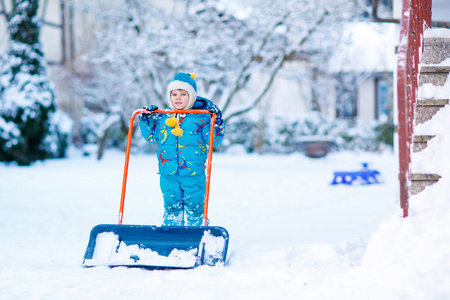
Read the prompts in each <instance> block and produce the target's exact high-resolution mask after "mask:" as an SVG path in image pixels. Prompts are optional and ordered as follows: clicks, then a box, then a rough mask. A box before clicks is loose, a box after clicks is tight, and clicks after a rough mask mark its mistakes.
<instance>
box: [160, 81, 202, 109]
mask: <svg viewBox="0 0 450 300" xmlns="http://www.w3.org/2000/svg"><path fill="white" fill-rule="evenodd" d="M173 90H185V91H186V92H188V94H189V103H188V105H187V106H186V108H185V109H190V108H191V107H192V106H193V105H194V103H195V100H196V99H197V83H196V82H195V73H178V74H177V75H176V76H175V77H174V78H173V79H172V81H171V82H170V83H169V86H168V87H167V96H168V100H169V105H171V103H170V93H171V92H172V91H173Z"/></svg>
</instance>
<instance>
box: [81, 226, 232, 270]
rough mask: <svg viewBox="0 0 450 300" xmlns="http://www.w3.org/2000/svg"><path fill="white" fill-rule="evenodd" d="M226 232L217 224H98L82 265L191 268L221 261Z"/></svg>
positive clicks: (225, 244) (222, 262)
mask: <svg viewBox="0 0 450 300" xmlns="http://www.w3.org/2000/svg"><path fill="white" fill-rule="evenodd" d="M228 241H229V235H228V231H227V230H226V229H225V228H222V227H217V226H202V227H191V226H167V227H165V226H163V227H158V226H151V225H117V224H100V225H97V226H95V227H94V228H93V229H92V230H91V234H90V238H89V243H88V246H87V249H86V253H85V254H84V259H83V266H86V267H94V266H110V267H116V266H126V267H146V268H179V269H190V268H194V267H197V266H199V265H210V266H214V265H218V264H222V265H223V264H224V263H225V260H226V256H227V250H228Z"/></svg>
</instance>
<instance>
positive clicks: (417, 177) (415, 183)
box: [411, 173, 441, 195]
mask: <svg viewBox="0 0 450 300" xmlns="http://www.w3.org/2000/svg"><path fill="white" fill-rule="evenodd" d="M439 179H441V176H440V175H438V174H417V173H416V174H411V194H412V195H417V194H418V193H420V192H421V191H423V190H424V189H425V188H426V187H427V186H430V185H432V184H435V183H436V182H438V181H439Z"/></svg>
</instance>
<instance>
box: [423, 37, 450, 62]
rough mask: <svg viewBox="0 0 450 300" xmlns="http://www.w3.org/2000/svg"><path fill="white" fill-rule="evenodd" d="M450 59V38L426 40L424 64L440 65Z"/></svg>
mask: <svg viewBox="0 0 450 300" xmlns="http://www.w3.org/2000/svg"><path fill="white" fill-rule="evenodd" d="M448 57H450V38H425V40H424V45H423V56H422V61H421V63H422V64H439V63H441V62H443V61H445V60H446V59H447V58H448Z"/></svg>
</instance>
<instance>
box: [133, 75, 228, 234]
mask: <svg viewBox="0 0 450 300" xmlns="http://www.w3.org/2000/svg"><path fill="white" fill-rule="evenodd" d="M167 96H168V100H169V104H170V108H171V109H205V110H209V111H210V112H213V113H216V115H217V118H216V123H215V124H216V126H215V138H214V146H218V145H219V144H220V143H221V142H222V139H223V136H224V133H225V124H224V122H223V120H222V114H221V112H220V110H219V109H218V108H217V106H216V105H214V104H213V103H212V102H211V101H210V100H208V99H205V98H202V97H197V84H196V82H195V74H189V73H179V74H177V75H176V76H175V77H174V78H173V80H172V81H171V82H170V83H169V86H168V88H167ZM144 109H146V110H148V111H149V113H148V114H147V113H142V114H141V116H140V117H139V127H140V129H141V134H142V136H143V137H144V138H145V139H146V141H148V142H157V143H158V151H157V157H158V162H159V174H160V186H161V191H162V194H163V198H164V222H163V225H164V226H184V225H185V220H184V219H185V214H186V221H187V222H186V225H187V226H200V225H202V221H203V208H204V202H205V185H206V175H205V162H206V159H207V156H208V151H207V147H208V143H209V133H210V132H209V131H210V128H211V115H209V114H167V113H164V114H160V113H151V111H153V110H156V109H158V108H157V107H156V106H155V105H151V106H145V107H144Z"/></svg>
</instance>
